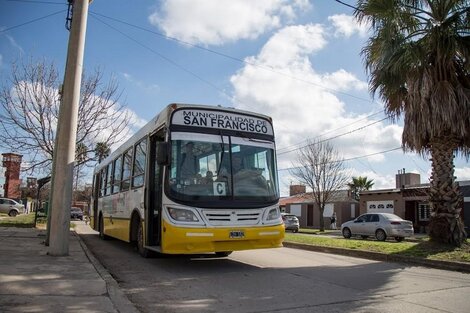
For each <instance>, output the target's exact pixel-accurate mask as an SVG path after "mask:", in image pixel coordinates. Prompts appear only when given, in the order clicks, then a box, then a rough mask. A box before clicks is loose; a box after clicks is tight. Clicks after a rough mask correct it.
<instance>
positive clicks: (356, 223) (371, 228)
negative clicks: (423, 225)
mask: <svg viewBox="0 0 470 313" xmlns="http://www.w3.org/2000/svg"><path fill="white" fill-rule="evenodd" d="M341 232H342V233H343V237H344V238H351V236H361V237H362V238H364V239H365V238H367V237H369V236H374V237H375V238H377V240H380V241H384V240H385V239H387V237H394V238H395V240H396V241H402V240H403V239H405V237H410V236H412V235H413V233H414V229H413V222H411V221H407V220H404V219H402V218H401V217H399V216H397V215H395V214H391V213H367V214H363V215H361V216H359V217H358V218H356V219H355V220H352V221H348V222H346V223H343V224H342V225H341Z"/></svg>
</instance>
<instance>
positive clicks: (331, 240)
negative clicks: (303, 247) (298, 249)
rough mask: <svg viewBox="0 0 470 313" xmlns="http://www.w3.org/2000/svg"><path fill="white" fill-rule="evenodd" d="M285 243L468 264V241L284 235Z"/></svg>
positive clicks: (469, 251) (469, 245) (469, 259)
mask: <svg viewBox="0 0 470 313" xmlns="http://www.w3.org/2000/svg"><path fill="white" fill-rule="evenodd" d="M285 241H287V242H296V243H304V244H310V245H315V246H321V247H335V248H343V249H351V250H361V251H372V252H380V253H385V254H397V255H403V256H408V257H416V258H424V259H432V260H443V261H454V262H455V261H458V262H470V241H468V239H467V242H466V243H464V244H463V245H462V247H460V248H455V247H452V246H447V245H442V244H437V243H433V242H430V241H429V239H422V240H419V241H414V242H408V241H406V240H405V241H403V242H394V241H385V242H381V241H376V240H373V239H366V240H361V239H344V238H342V237H326V236H313V235H306V234H291V233H286V237H285Z"/></svg>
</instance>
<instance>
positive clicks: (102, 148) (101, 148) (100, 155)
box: [95, 142, 111, 163]
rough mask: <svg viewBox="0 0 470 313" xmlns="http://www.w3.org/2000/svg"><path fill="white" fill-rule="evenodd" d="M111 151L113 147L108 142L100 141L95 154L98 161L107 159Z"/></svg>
mask: <svg viewBox="0 0 470 313" xmlns="http://www.w3.org/2000/svg"><path fill="white" fill-rule="evenodd" d="M110 153H111V149H110V148H109V146H108V145H107V144H106V142H98V143H97V144H96V146H95V156H96V158H97V159H98V163H100V162H101V161H103V160H104V159H106V158H107V157H108V156H109V154H110Z"/></svg>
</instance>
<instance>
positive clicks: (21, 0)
mask: <svg viewBox="0 0 470 313" xmlns="http://www.w3.org/2000/svg"><path fill="white" fill-rule="evenodd" d="M5 1H7V2H27V3H35V4H59V5H67V3H64V2H55V1H34V0H5Z"/></svg>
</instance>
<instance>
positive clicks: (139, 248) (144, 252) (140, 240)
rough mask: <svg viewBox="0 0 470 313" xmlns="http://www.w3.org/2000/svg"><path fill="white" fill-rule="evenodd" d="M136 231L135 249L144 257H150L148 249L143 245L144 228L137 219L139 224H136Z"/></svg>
mask: <svg viewBox="0 0 470 313" xmlns="http://www.w3.org/2000/svg"><path fill="white" fill-rule="evenodd" d="M138 227H139V228H138V231H137V251H138V252H139V254H140V255H141V256H143V257H144V258H148V257H150V252H151V251H150V250H148V249H145V247H144V228H143V227H142V221H139V226H138Z"/></svg>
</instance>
